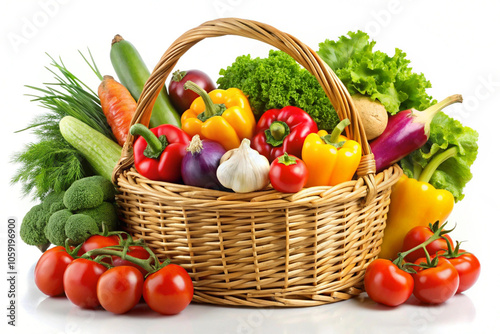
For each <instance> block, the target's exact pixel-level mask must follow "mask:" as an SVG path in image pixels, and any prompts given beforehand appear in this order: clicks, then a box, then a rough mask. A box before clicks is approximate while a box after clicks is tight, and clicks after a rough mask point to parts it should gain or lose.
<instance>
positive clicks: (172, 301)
mask: <svg viewBox="0 0 500 334" xmlns="http://www.w3.org/2000/svg"><path fill="white" fill-rule="evenodd" d="M193 292H194V290H193V282H192V281H191V277H189V274H188V273H187V271H186V270H185V269H184V268H182V267H181V266H178V265H176V264H169V265H167V266H165V267H163V268H162V269H160V270H158V271H157V272H155V273H153V274H151V275H149V276H148V277H147V278H146V281H145V282H144V288H143V291H142V296H143V297H144V300H145V301H146V303H147V304H148V305H149V307H150V308H151V309H152V310H153V311H156V312H158V313H161V314H177V313H179V312H181V311H182V310H184V309H185V308H186V307H187V306H188V305H189V303H190V302H191V300H192V299H193Z"/></svg>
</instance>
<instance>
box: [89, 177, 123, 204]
mask: <svg viewBox="0 0 500 334" xmlns="http://www.w3.org/2000/svg"><path fill="white" fill-rule="evenodd" d="M87 179H88V180H89V181H92V182H95V183H97V184H98V185H99V187H101V190H102V193H103V198H104V201H109V202H113V201H114V200H115V195H116V189H115V186H114V185H113V183H112V182H111V181H110V180H108V179H107V178H105V177H104V176H101V175H94V176H89V177H87Z"/></svg>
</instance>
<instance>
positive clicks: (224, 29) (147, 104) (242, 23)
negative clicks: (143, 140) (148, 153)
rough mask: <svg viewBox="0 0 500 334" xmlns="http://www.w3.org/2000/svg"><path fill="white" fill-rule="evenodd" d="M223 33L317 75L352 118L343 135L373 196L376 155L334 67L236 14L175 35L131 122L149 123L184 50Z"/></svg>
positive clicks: (126, 150)
mask: <svg viewBox="0 0 500 334" xmlns="http://www.w3.org/2000/svg"><path fill="white" fill-rule="evenodd" d="M225 35H235V36H242V37H247V38H252V39H255V40H258V41H261V42H264V43H267V44H269V45H271V46H273V47H275V48H277V49H279V50H282V51H284V52H286V53H287V54H289V55H290V56H291V57H293V58H294V59H295V60H296V61H297V62H298V63H299V64H300V65H302V66H303V67H304V68H305V69H306V70H308V71H309V72H310V73H311V74H312V75H314V76H315V77H316V79H317V80H318V82H319V83H320V85H321V87H322V88H323V90H324V91H325V93H326V95H327V97H328V99H329V100H330V102H331V103H332V105H333V107H334V109H335V111H336V112H337V114H338V116H339V118H340V119H341V120H342V119H345V118H349V120H350V121H351V125H350V126H348V127H347V128H346V135H347V137H348V138H350V139H353V140H355V141H357V142H358V143H360V145H361V148H362V158H361V163H360V165H359V167H358V170H357V175H358V177H362V178H363V179H365V182H366V184H367V186H368V194H367V197H372V196H375V193H376V191H375V190H376V189H375V179H374V174H375V159H374V156H373V154H372V153H371V150H370V145H369V144H368V140H367V138H366V135H365V131H364V129H363V126H362V124H361V121H360V118H359V116H358V113H357V111H356V109H355V107H354V104H353V101H352V99H351V96H350V94H349V92H348V91H347V89H346V88H345V86H344V85H343V83H342V82H341V81H340V79H338V77H337V76H336V75H335V73H334V72H333V70H332V69H331V68H330V67H329V66H328V65H327V64H326V63H325V62H324V61H323V60H322V59H321V58H320V57H319V56H318V55H317V54H316V52H314V51H313V50H312V49H311V48H309V47H308V46H307V45H305V44H303V43H302V42H300V41H299V40H298V39H296V38H295V37H293V36H291V35H289V34H286V33H284V32H282V31H280V30H277V29H276V28H274V27H272V26H269V25H267V24H264V23H260V22H256V21H251V20H245V19H239V18H221V19H216V20H212V21H208V22H205V23H203V24H201V25H200V26H198V27H196V28H193V29H191V30H188V31H187V32H185V33H184V34H183V35H181V36H180V37H179V38H177V39H176V40H175V41H174V42H173V43H172V45H171V46H170V47H169V48H168V49H167V51H166V52H165V53H164V54H163V56H162V57H161V59H160V61H159V62H158V64H157V65H156V67H155V68H154V70H153V72H152V73H151V76H150V77H149V79H148V80H147V81H146V83H145V85H144V89H143V91H142V93H141V95H140V97H139V100H138V101H137V109H136V112H135V114H134V116H133V118H132V121H131V125H133V124H137V123H142V124H144V125H146V126H147V125H148V124H149V119H150V117H151V112H152V109H153V105H154V102H155V100H156V98H157V97H158V95H159V94H160V91H161V90H162V88H163V86H164V84H165V82H166V80H167V78H168V75H169V74H170V72H171V71H172V70H173V69H174V67H175V65H176V64H177V61H178V60H179V58H180V57H181V56H182V55H183V54H184V53H186V52H187V51H188V50H189V49H190V48H191V47H192V46H194V45H195V44H196V43H198V42H200V41H202V40H204V39H205V38H208V37H219V36H225ZM133 141H134V138H133V136H132V135H130V134H129V135H128V137H127V140H126V142H125V144H124V145H123V150H122V156H121V159H120V161H119V162H118V163H117V165H116V167H115V169H114V171H113V181H114V182H116V179H117V177H118V175H119V174H121V173H122V172H123V171H124V170H125V169H127V168H129V167H130V166H132V165H133V163H134V161H133V152H132V143H133ZM369 199H371V198H367V199H366V201H369Z"/></svg>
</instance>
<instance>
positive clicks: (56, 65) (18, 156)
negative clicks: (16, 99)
mask: <svg viewBox="0 0 500 334" xmlns="http://www.w3.org/2000/svg"><path fill="white" fill-rule="evenodd" d="M80 54H81V55H82V57H83V58H84V59H85V57H84V56H83V54H82V53H81V52H80ZM89 54H90V51H89ZM48 56H49V58H50V59H51V61H52V62H51V64H50V65H51V66H52V68H49V67H46V69H47V70H48V71H50V72H51V73H52V74H53V75H54V79H55V82H53V83H45V84H44V87H34V86H29V85H27V86H26V87H27V88H29V89H31V90H32V91H34V92H33V93H32V94H27V96H30V97H31V98H32V99H31V101H32V102H37V103H39V105H40V106H42V107H44V108H45V109H46V110H47V112H45V113H43V114H42V115H40V116H38V117H35V118H34V119H33V120H32V121H31V122H30V123H29V124H28V126H27V127H26V128H24V129H21V130H19V131H16V133H17V132H22V131H27V130H30V131H32V132H33V133H34V135H35V136H36V139H37V140H36V142H34V143H29V144H27V145H26V146H25V147H24V149H23V150H22V151H20V152H17V153H15V154H14V155H13V156H12V158H11V162H12V163H16V164H19V165H20V167H19V168H18V170H17V171H16V173H15V175H14V176H13V177H12V179H11V182H12V183H21V184H22V192H23V195H24V196H28V195H32V196H33V197H34V198H43V197H44V196H45V195H47V194H48V193H50V192H51V191H56V192H60V191H63V190H66V189H67V188H68V187H69V186H70V185H71V184H72V183H73V182H74V181H76V180H78V179H80V178H82V177H85V176H88V175H90V174H92V172H91V171H90V169H89V167H88V164H87V162H86V161H85V159H84V158H83V156H82V155H81V154H80V153H79V152H78V151H77V150H76V149H75V148H73V147H72V146H71V145H70V144H69V143H68V142H66V140H65V139H64V138H63V136H62V134H61V132H60V130H59V121H60V120H61V119H62V118H63V117H65V116H73V117H75V118H77V119H79V120H81V121H82V122H84V123H86V124H88V125H89V126H90V127H92V128H93V129H95V130H97V131H99V132H101V133H102V134H104V135H106V136H107V137H109V138H111V139H113V140H114V136H113V133H112V131H111V129H110V127H109V126H108V124H107V121H106V117H105V115H104V113H103V111H102V107H101V104H100V101H99V97H98V96H97V94H96V93H95V92H94V91H93V90H92V89H91V88H90V87H88V86H87V85H86V84H85V83H83V82H82V81H81V80H80V79H78V78H77V77H76V76H75V75H73V74H72V73H71V72H70V71H69V70H68V69H67V68H66V66H65V65H64V63H63V62H62V60H61V59H60V58H59V62H57V61H56V60H55V59H54V58H52V57H51V56H50V55H48ZM90 56H91V59H92V62H93V64H94V67H95V70H97V67H96V66H95V62H94V60H93V58H92V55H91V54H90ZM85 61H87V60H86V59H85ZM87 64H89V63H88V62H87ZM93 70H94V68H93Z"/></svg>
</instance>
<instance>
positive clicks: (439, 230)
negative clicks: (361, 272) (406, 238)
mask: <svg viewBox="0 0 500 334" xmlns="http://www.w3.org/2000/svg"><path fill="white" fill-rule="evenodd" d="M429 225H430V228H431V230H432V231H434V234H433V235H432V236H431V237H430V238H429V239H427V240H426V241H424V242H422V243H421V244H419V245H417V246H415V247H413V248H412V249H409V250H407V251H406V252H400V253H398V257H397V258H396V259H395V260H394V261H393V262H392V263H394V264H395V265H396V266H398V268H400V269H402V270H405V269H407V268H405V264H403V260H404V258H405V257H406V256H407V255H408V254H410V253H412V252H414V251H416V250H418V249H421V248H423V249H424V251H425V255H426V258H427V263H428V264H430V263H431V260H430V256H429V253H428V252H427V249H426V246H427V245H429V244H430V243H431V242H433V241H435V240H437V239H439V238H441V237H442V236H443V235H445V234H446V233H449V232H451V231H453V229H454V228H453V229H451V230H443V229H444V227H445V225H446V223H444V224H443V225H442V226H439V220H438V221H436V222H435V223H434V224H429ZM445 239H446V238H445ZM408 265H413V264H408Z"/></svg>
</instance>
